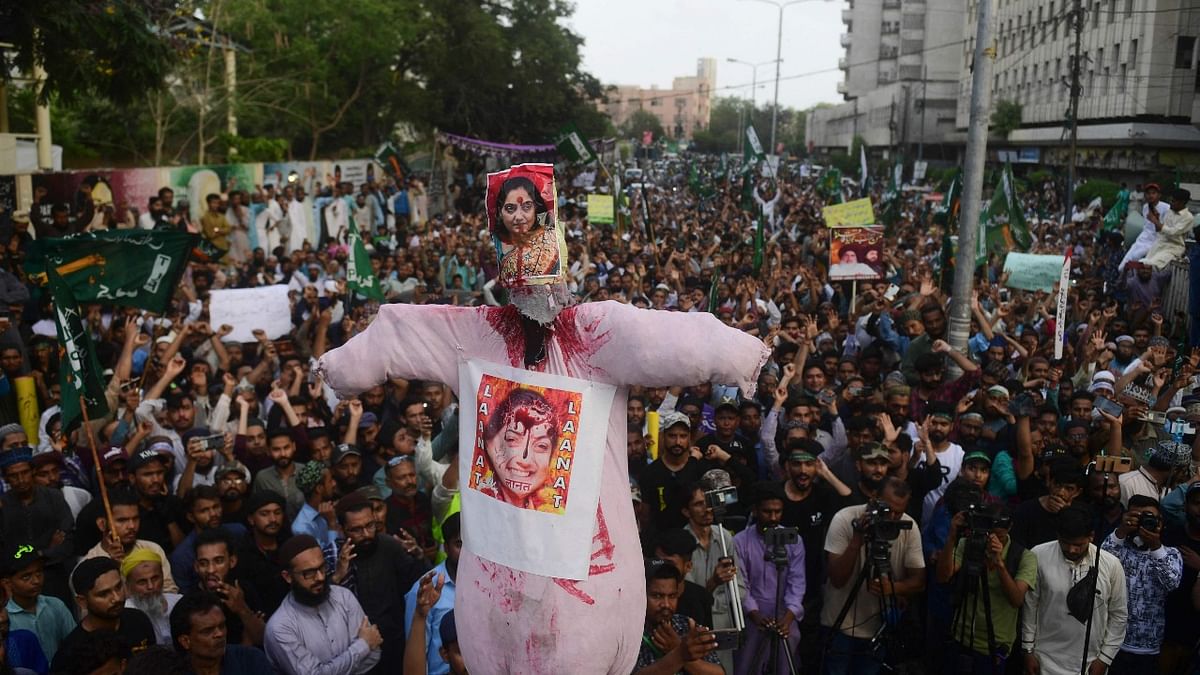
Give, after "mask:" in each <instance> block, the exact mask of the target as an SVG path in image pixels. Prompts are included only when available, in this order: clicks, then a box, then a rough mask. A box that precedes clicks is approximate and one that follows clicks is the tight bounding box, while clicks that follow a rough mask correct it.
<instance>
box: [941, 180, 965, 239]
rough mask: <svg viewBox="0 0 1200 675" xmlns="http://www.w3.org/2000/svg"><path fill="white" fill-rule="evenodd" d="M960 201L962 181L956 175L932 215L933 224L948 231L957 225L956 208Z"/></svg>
mask: <svg viewBox="0 0 1200 675" xmlns="http://www.w3.org/2000/svg"><path fill="white" fill-rule="evenodd" d="M961 201H962V181H961V180H960V178H959V176H958V175H955V176H954V178H953V179H952V180H951V181H950V186H949V187H947V188H946V194H944V195H942V205H941V206H940V207H939V208H938V212H937V214H936V215H934V222H936V223H938V224H940V225H945V226H946V228H947V229H948V230H951V229H954V227H955V225H956V224H957V223H958V208H959V206H960V205H961Z"/></svg>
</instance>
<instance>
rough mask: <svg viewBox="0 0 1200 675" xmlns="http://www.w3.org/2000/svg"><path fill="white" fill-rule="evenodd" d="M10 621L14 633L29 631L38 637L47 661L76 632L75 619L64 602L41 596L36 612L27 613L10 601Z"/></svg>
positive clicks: (13, 601) (10, 599)
mask: <svg viewBox="0 0 1200 675" xmlns="http://www.w3.org/2000/svg"><path fill="white" fill-rule="evenodd" d="M8 621H9V627H10V628H11V630H13V631H17V630H27V631H30V632H31V633H33V634H34V635H35V636H37V640H38V643H39V644H41V647H42V653H43V654H44V655H45V658H46V660H47V661H49V660H50V659H53V658H54V655H55V653H57V652H58V645H59V643H60V642H62V641H63V638H65V637H67V636H68V635H70V634H71V631H73V630H75V617H74V616H73V615H72V614H71V610H69V609H67V606H66V604H64V603H63V601H62V600H59V599H58V598H55V597H53V596H49V595H39V596H38V599H37V605H36V606H35V607H34V611H32V612H27V611H25V610H24V609H23V608H22V607H21V606H20V605H18V604H17V603H16V601H15V600H13V599H12V598H9V600H8Z"/></svg>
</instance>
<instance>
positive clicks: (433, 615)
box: [404, 560, 454, 675]
mask: <svg viewBox="0 0 1200 675" xmlns="http://www.w3.org/2000/svg"><path fill="white" fill-rule="evenodd" d="M432 571H433V573H434V574H441V575H443V576H444V577H446V585H445V586H443V587H442V596H441V597H440V598H438V601H437V604H435V605H434V606H433V607H431V608H430V609H429V616H427V617H425V672H426V673H428V675H448V673H449V672H450V664H448V663H446V662H445V661H444V660H443V659H442V655H441V648H442V631H441V630H439V629H440V628H441V626H442V617H444V616H446V615H447V614H449V613H450V610H452V609H454V580H453V579H451V578H450V573H449V572H447V571H446V561H444V560H443V561H442V563H441V564H440V565H438V566H437V567H435V568H433V570H432ZM436 578H437V577H436V576H435V577H434V579H436ZM420 587H421V581H420V580H417V583H415V584H413V586H412V588H410V589H408V592H407V593H405V594H404V635H405V636H407V635H409V634H411V633H412V621H413V611H414V610H415V609H416V606H417V590H418V589H419V588H420Z"/></svg>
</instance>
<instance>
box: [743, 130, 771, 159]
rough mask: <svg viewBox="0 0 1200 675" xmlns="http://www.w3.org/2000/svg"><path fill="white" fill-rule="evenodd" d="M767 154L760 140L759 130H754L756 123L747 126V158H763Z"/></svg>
mask: <svg viewBox="0 0 1200 675" xmlns="http://www.w3.org/2000/svg"><path fill="white" fill-rule="evenodd" d="M766 156H767V155H766V153H765V152H763V146H762V143H761V142H760V141H759V140H758V132H756V131H754V125H750V126H747V127H746V149H745V158H744V159H745V160H746V161H750V160H751V159H753V160H761V159H763V158H765V157H766Z"/></svg>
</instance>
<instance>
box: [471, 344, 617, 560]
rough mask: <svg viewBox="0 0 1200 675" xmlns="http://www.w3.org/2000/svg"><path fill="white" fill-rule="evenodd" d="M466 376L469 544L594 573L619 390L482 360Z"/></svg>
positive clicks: (503, 556)
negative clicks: (594, 539) (592, 566)
mask: <svg viewBox="0 0 1200 675" xmlns="http://www.w3.org/2000/svg"><path fill="white" fill-rule="evenodd" d="M459 379H460V383H459V384H460V389H459V391H460V392H461V393H462V396H463V400H462V407H461V408H460V411H461V412H460V413H459V414H460V424H459V447H461V448H463V454H462V459H463V460H464V461H462V462H461V464H460V465H459V481H460V485H463V486H465V487H464V489H463V490H462V493H461V494H462V508H463V528H464V529H463V538H464V541H465V542H466V544H467V545H468V547H469V548H470V549H471V550H472V551H473V552H475V554H476V555H478V556H480V557H482V558H484V559H487V560H491V561H492V562H497V563H500V564H502V565H507V566H509V567H512V568H514V569H519V570H522V571H525V572H531V573H533V574H540V575H543V576H550V577H556V578H563V579H586V578H587V574H588V565H589V562H590V555H591V550H592V547H591V541H592V535H593V533H594V532H593V531H594V529H595V521H596V505H597V503H598V502H599V497H600V472H601V469H602V467H603V459H604V449H605V446H606V443H605V441H606V438H607V435H608V416H609V411H610V409H611V408H612V402H613V397H614V396H615V394H616V388H615V387H612V386H611V385H607V384H601V383H597V382H590V381H586V380H577V379H575V378H571V377H565V376H561V375H550V374H547V373H538V372H532V371H528V370H522V369H517V368H511V367H508V366H501V365H498V364H493V363H487V362H484V361H477V360H471V361H467V362H465V363H464V364H463V365H462V366H461V367H460V370H459ZM468 448H469V449H470V450H469V451H467V449H468ZM467 460H469V461H467Z"/></svg>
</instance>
